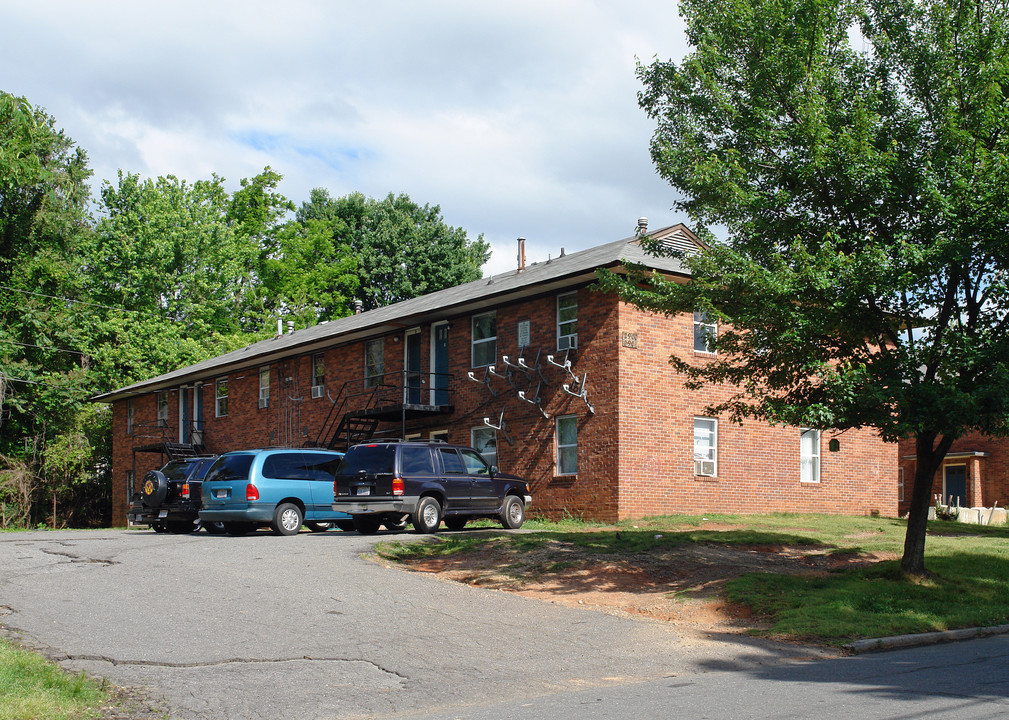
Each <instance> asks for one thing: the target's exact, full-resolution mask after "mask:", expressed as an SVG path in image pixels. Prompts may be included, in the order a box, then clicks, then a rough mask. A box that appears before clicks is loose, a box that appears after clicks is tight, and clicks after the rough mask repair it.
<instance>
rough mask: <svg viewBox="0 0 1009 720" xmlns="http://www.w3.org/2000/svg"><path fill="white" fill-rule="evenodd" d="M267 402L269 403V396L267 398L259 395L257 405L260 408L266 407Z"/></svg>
mask: <svg viewBox="0 0 1009 720" xmlns="http://www.w3.org/2000/svg"><path fill="white" fill-rule="evenodd" d="M269 404H270V398H268V397H261V398H259V407H260V408H265V407H268V406H269Z"/></svg>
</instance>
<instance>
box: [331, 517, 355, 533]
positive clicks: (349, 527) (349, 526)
mask: <svg viewBox="0 0 1009 720" xmlns="http://www.w3.org/2000/svg"><path fill="white" fill-rule="evenodd" d="M336 526H337V527H338V528H340V529H341V530H343V531H344V532H352V531H354V530H356V529H357V528H356V527H354V521H353V520H337V521H336Z"/></svg>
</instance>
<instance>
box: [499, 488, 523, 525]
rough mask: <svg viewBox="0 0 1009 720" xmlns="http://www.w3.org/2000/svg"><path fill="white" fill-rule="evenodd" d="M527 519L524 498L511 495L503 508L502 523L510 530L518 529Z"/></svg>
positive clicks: (506, 499)
mask: <svg viewBox="0 0 1009 720" xmlns="http://www.w3.org/2000/svg"><path fill="white" fill-rule="evenodd" d="M525 520H526V506H525V503H524V502H522V498H519V497H516V496H515V495H509V496H508V497H506V498H505V501H504V507H503V508H501V524H502V525H504V526H505V527H506V528H508V529H509V530H517V529H518V528H520V527H522V523H524V522H525Z"/></svg>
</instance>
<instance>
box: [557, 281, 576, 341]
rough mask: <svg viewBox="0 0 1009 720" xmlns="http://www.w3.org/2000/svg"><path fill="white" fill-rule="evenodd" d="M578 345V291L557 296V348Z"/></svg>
mask: <svg viewBox="0 0 1009 720" xmlns="http://www.w3.org/2000/svg"><path fill="white" fill-rule="evenodd" d="M577 347H578V293H568V294H567V295H558V296H557V349H558V350H574V349H575V348H577Z"/></svg>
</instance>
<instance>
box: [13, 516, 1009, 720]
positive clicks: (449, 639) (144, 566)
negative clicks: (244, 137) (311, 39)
mask: <svg viewBox="0 0 1009 720" xmlns="http://www.w3.org/2000/svg"><path fill="white" fill-rule="evenodd" d="M381 537H382V536H378V537H377V538H376V537H364V536H359V535H357V534H356V533H341V532H329V533H322V534H311V533H301V534H300V535H297V536H294V537H278V536H274V535H270V534H267V533H263V532H260V533H257V534H255V535H251V536H247V537H229V536H211V535H207V534H202V533H201V534H197V535H157V534H155V533H152V532H148V531H138V530H106V531H59V532H49V531H36V532H29V533H11V534H4V535H0V628H2V629H3V631H4V633H5V634H6V635H8V636H9V637H12V638H14V639H16V640H19V641H21V642H23V643H24V644H25V645H27V646H29V647H33V648H35V649H38V650H40V651H42V652H44V653H46V654H48V655H49V656H50V657H52V658H54V659H55V660H57V661H58V662H59V663H60V664H61V665H62V666H63V667H64V668H66V669H67V670H70V671H73V672H77V671H80V670H84V671H86V672H87V673H89V674H91V675H94V676H100V677H105V678H107V679H108V680H109V681H110V682H112V683H114V684H116V685H120V686H126V687H134V688H142V689H143V691H144V692H145V693H146V694H147V696H148V697H149V698H150V699H151V700H152V701H153V702H155V703H157V704H159V705H160V706H161V707H163V708H165V710H166V713H167V715H168V716H170V717H171V718H173V719H174V720H190V719H197V718H199V719H207V718H214V719H224V720H258V719H259V718H271V719H272V718H275V717H278V716H281V715H285V716H286V715H291V716H304V717H311V718H385V717H397V718H411V717H414V718H420V717H424V718H457V717H473V718H476V717H488V718H494V717H544V718H562V717H565V716H566V715H565V712H566V711H565V708H568V709H569V710H570V717H580V716H585V715H584V713H585V712H586V710H585V708H586V706H591V707H593V708H595V710H593V712H592V713H590V714H589V715H588V716H594V717H626V716H629V711H630V710H631V708H633V707H634V705H635V703H643V702H656V703H658V706H660V707H661V706H662V705H664V704H665V703H669V702H674V701H675V702H677V704H678V706H679V707H681V709H683V710H687V706H686V705H684V704H683V703H686V702H688V701H689V700H690V698H694V700H693V702H695V703H697V705H696V707H697V714H696V716H697V717H701V716H706V715H708V712H707V710H710V709H713V706H712V703H713V702H714V703H715V705H717V704H718V703H722V704H725V703H728V702H730V700H729V696H728V695H724V694H723V693H722V692H721V690H718V689H717V688H724V687H728V686H730V685H733V684H739V692H740V696H739V697H740V700H739V702H744V701H745V702H748V703H751V704H750V705H746V706H745V707H748V708H750V710H751V711H752V702H753V700H754V694H753V690H752V688H748V687H747V686H745V685H743V684H741V683H744V681H747V680H748V681H749V682H751V683H754V684H760V683H764V684H770V685H771V686H773V687H776V688H783V687H784V686H785V684H783V683H782V681H787V680H789V679H794V680H795V682H796V683H797V685H795V687H802V686H806V689H805V690H803V692H802V693H801V698H805V700H801V702H800V701H797V702H798V704H797V706H796V710H797V712H799V714H797V715H795V717H803V716H806V717H808V714H805V715H804V714H803V711H804V710H808V709H809V708H808V707H807V706H806V704H805V703H806V702H807V701H808V698H809V696H810V695H809V693H810V692H811V689H810V687H809V686H811V685H814V684H815V683H816V682H819V681H820V680H822V678H823V677H828V676H829V677H837V678H844V677H847V676H846V675H845V673H854V675H852V677H851V679H850V682H851V683H852V684H854V685H856V686H858V685H859V683H865V682H867V681H866V680H865V678H870V677H879V676H880V674H881V673H883V674H887V673H886V671H885V670H880V669H878V668H876V669H874V668H873V663H886V662H890V660H888V659H887V658H903V657H915V656H913V655H907V654H905V655H901V654H897V653H893V654H888V655H886V656H866V657H864V658H861V657H860V658H836V657H834V656H833V654H831V653H826V652H823V651H817V650H813V649H810V648H803V647H797V646H786V645H778V644H774V643H770V642H764V641H757V640H753V639H750V638H746V637H745V636H732V637H721V638H709V639H698V638H696V637H687V636H684V635H681V634H679V633H678V632H677V631H676V630H675V628H673V627H672V626H670V625H667V624H663V623H659V622H651V621H645V620H637V619H630V618H626V617H622V616H617V615H609V614H605V613H601V612H595V611H591V610H579V609H573V608H568V607H563V606H560V605H554V604H551V603H547V602H542V601H538V600H533V599H529V598H524V597H521V596H517V595H513V594H510V593H506V592H500V591H494V590H486V589H479V588H473V587H469V586H466V585H459V584H456V583H452V582H447V581H443V580H439V579H438V578H436V577H433V576H430V575H424V574H416V573H409V572H403V571H400V570H397V569H392V568H387V567H383V566H382V565H379V564H377V563H374V562H371V561H369V560H367V559H365V558H363V557H362V555H363V554H365V553H367V552H369V550H370V549H371V547H372V546H373V545H374V543H375V541H376V540H377V539H381ZM399 537H400V538H408V537H416V536H412V535H400V536H399ZM995 640H996V642H1001V643H1002V644H994V645H980V647H985V648H991V647H994V648H997V650H995V651H994V652H991V651H989V653H988V655H986V656H985V657H987V658H989V659H988V660H987V661H986V662H988V663H992V662H995V663H996V664H997V665H998V666H999V668H1002V667H1004V661H1005V654H1006V651H1005V648H1006V647H1007V645H1006V642H1005V641H1004V640H998V639H995ZM928 650H933V649H928ZM906 652H911V651H906ZM919 652H920V651H919ZM940 657H944V656H941V655H940ZM992 658H994V659H992ZM964 667H965V668H971V669H970V673H971V674H973V675H977V674H978V671H977V670H976V668H973V667H972V666H971V665H970V664H969V663H966V662H965V663H964ZM827 668H832V669H830V670H827ZM824 672H826V673H828V675H826V676H825V675H823V674H822V673H824ZM936 672H937V673H939V674H940V676H943V677H945V676H948V674H949V673H948V672H947V673H945V675H942V673H943V670H942V669H941V668H940V670H938V671H936ZM965 672H966V671H965ZM888 675H889V677H890V678H891V681H892V682H899V680H896V679H895V678H899V677H901V676H900V675H899V674H897V673H892V672H891V673H888ZM914 677H915V682H918V681H919V680H920V681H921V682H923V683H924V682H934V681H928V680H926V679H922V678H921V677H920V676H918V675H915V676H914ZM986 677H987V680H988V681H991V682H993V683H994V684H995V685H996V686H997V687H995V688H992V687H990V686H989V687H987V689H986V690H985V693H986V695H987V696H988V697H994V698H996V700H997V701H996V702H994V705H992V706H991V707H993V708H996V709H998V710H999V711H1000V712H1005V711H1006V710H1007V708H1006V703H1005V702H1004V697H1005V694H1006V687H1007V682H1009V681H1007V680H1006V678H1005V673H1004V672H1002V671H1001V670H1000V671H999V672H998V673H994V674H992V675H991V676H986ZM789 684H790V683H789ZM881 686H882V689H881V691H880V692H881V693H882V695H881V696H880V697H884V698H885V697H888V695H887V693H890V692H891V691H890V689H889V688H887V687H886V682H882V684H881ZM831 687H832V688H833V689H834V690H835V691H836V692H843V691H842V690H841V688H842V685H841V684H840V680H838V684H837V685H833V686H831ZM820 689H821V690H823V691H824V692H826V688H825V687H824V686H820ZM812 691H813V692H814V693H815V691H816V688H815V687H814V688H813V690H812ZM859 692H861V693H864V692H867V690H866V688H860V690H859ZM798 697H800V696H799V695H797V698H798ZM871 697H876V696H875V695H873V696H871ZM936 697H947V696H946V695H941V694H934V695H933V696H932V699H933V700H935V698H936ZM948 697H953V696H948ZM676 698H678V700H676ZM953 701H956V702H959V698H954V699H953V700H951V702H953ZM936 702H938V701H936ZM775 706H776V707H778V708H782V707H788V706H789V702H788V701H786V700H781V701H778V702H777V703H776V704H775ZM534 707H535V708H540V709H541V713H543V714H536V713H535V712H533V710H532V709H531V708H534ZM986 707H987V706H986ZM735 709H736V710H741V708H740V707H737V708H735ZM946 709H949V708H946ZM903 710H905V711H906V710H908V708H907V707H903ZM976 711H977V706H973V707H972V712H976ZM636 712H637V714H639V715H643V716H646V717H648V716H652V717H654V716H656V715H657V712H658V711H657V710H655V709H654V708H652V709H651V710H649V709H648V708H641V709H639V710H637V711H636ZM579 713H582V714H583V715H579ZM681 714H684V715H688V716H689V715H690V713H689V712H685V713H681ZM750 714H751V715H752V716H754V717H756V716H757V715H754V714H752V712H750ZM734 715H735V712H732V713H729V712H728V711H727V712H726V713H725V714H724V716H726V717H729V716H734ZM711 716H712V717H717V716H723V715H722V714H720V713H717V712H716V713H714V714H713V715H711ZM735 716H738V715H735ZM761 716H762V717H763V716H766V717H785V716H789V715H774V714H767V715H761ZM873 716H874V717H876V716H878V717H885V716H887V715H873ZM894 716H895V717H896V715H894Z"/></svg>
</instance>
